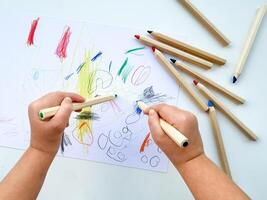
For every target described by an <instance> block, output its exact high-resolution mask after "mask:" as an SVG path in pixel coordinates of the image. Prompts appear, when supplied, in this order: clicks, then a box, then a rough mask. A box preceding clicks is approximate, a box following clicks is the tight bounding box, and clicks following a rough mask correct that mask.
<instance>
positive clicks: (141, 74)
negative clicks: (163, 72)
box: [131, 65, 151, 86]
mask: <svg viewBox="0 0 267 200" xmlns="http://www.w3.org/2000/svg"><path fill="white" fill-rule="evenodd" d="M150 72H151V67H150V66H144V65H141V66H139V67H138V68H137V69H136V70H135V71H134V73H133V75H132V78H131V83H132V84H133V85H135V86H138V85H141V84H142V83H144V82H145V81H146V80H147V78H148V77H149V75H150Z"/></svg>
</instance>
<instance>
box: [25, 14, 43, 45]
mask: <svg viewBox="0 0 267 200" xmlns="http://www.w3.org/2000/svg"><path fill="white" fill-rule="evenodd" d="M39 19H40V18H39V17H38V18H37V19H35V20H33V21H32V24H31V29H30V32H29V35H28V39H27V44H28V45H29V46H31V45H33V43H34V34H35V31H36V27H37V25H38V22H39Z"/></svg>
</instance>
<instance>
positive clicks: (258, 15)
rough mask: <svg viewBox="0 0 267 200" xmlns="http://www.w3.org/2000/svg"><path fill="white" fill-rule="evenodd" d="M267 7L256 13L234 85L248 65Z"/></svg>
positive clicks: (238, 65) (259, 9) (242, 52)
mask: <svg viewBox="0 0 267 200" xmlns="http://www.w3.org/2000/svg"><path fill="white" fill-rule="evenodd" d="M266 10H267V5H264V6H261V7H260V8H258V9H257V11H256V16H255V18H254V20H253V22H252V25H251V28H250V31H249V33H248V36H247V39H246V41H245V45H244V47H243V49H242V51H241V54H240V57H239V60H238V62H237V65H236V69H235V73H234V76H233V83H235V82H236V81H237V79H238V77H239V76H240V75H241V73H242V70H243V68H244V65H245V64H246V61H247V58H248V56H249V53H250V50H251V48H252V46H253V43H254V41H255V38H256V35H257V32H258V30H259V28H260V25H261V22H262V20H263V17H264V15H265V13H266Z"/></svg>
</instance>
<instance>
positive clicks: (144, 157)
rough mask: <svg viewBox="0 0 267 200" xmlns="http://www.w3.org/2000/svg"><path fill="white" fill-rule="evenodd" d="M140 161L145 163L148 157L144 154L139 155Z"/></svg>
mask: <svg viewBox="0 0 267 200" xmlns="http://www.w3.org/2000/svg"><path fill="white" fill-rule="evenodd" d="M141 161H142V163H145V164H146V163H147V162H148V157H147V156H146V155H143V156H142V157H141Z"/></svg>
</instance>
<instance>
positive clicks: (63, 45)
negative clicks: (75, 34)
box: [56, 27, 71, 59]
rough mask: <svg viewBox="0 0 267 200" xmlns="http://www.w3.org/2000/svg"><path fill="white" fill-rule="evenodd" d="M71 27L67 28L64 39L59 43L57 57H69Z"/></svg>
mask: <svg viewBox="0 0 267 200" xmlns="http://www.w3.org/2000/svg"><path fill="white" fill-rule="evenodd" d="M70 35H71V32H70V27H67V29H66V30H65V32H64V33H63V35H62V38H61V39H60V42H59V43H58V46H57V49H56V55H57V56H58V57H59V58H60V59H63V58H66V57H67V47H68V44H69V41H70Z"/></svg>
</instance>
